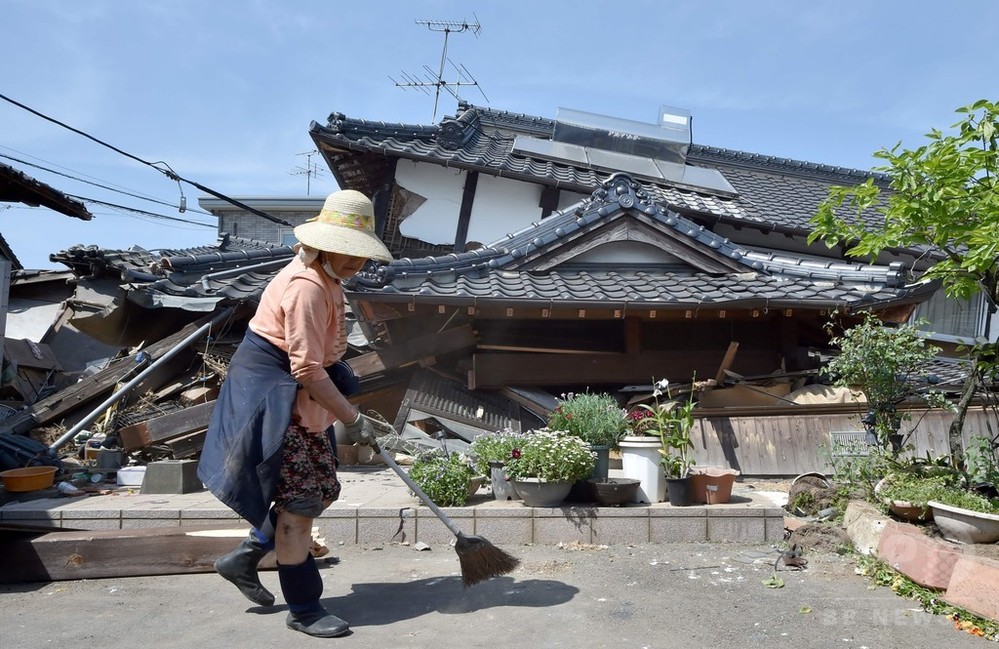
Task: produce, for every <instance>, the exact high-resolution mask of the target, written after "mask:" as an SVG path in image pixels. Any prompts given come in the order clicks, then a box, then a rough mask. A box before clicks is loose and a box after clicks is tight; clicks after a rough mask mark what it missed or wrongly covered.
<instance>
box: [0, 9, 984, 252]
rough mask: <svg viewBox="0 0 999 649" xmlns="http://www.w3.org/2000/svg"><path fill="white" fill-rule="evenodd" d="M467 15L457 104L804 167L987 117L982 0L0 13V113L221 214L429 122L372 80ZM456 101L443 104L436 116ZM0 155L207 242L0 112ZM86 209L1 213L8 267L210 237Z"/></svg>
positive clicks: (853, 158)
mask: <svg viewBox="0 0 999 649" xmlns="http://www.w3.org/2000/svg"><path fill="white" fill-rule="evenodd" d="M473 12H474V15H473ZM476 17H477V19H478V21H479V22H480V23H481V25H482V31H481V33H480V34H479V36H478V37H477V38H476V37H475V36H472V35H471V34H468V33H465V34H452V35H451V36H450V39H449V49H448V54H449V58H451V59H452V60H453V61H455V62H457V63H461V64H463V65H464V66H465V67H466V68H467V69H468V70H469V71H470V72H471V73H472V74H473V75H474V77H475V79H476V80H478V82H479V83H480V84H481V87H482V90H483V91H484V92H485V95H486V97H488V101H487V100H486V99H485V98H484V97H483V96H482V95H481V94H479V92H478V91H477V90H476V89H474V88H463V89H461V90H462V92H461V95H462V97H463V98H464V99H466V100H468V101H471V102H472V103H477V104H481V105H488V106H491V107H493V108H496V109H502V110H510V111H514V112H523V113H528V114H532V115H540V116H544V117H555V116H556V113H557V110H558V108H559V107H565V108H573V109H578V110H585V111H589V112H594V113H602V114H606V115H611V116H614V117H622V118H627V119H633V120H639V121H645V122H654V121H655V118H656V114H657V111H658V108H659V106H660V105H661V104H670V105H674V106H681V107H683V108H687V109H689V110H690V111H691V113H692V115H693V122H692V125H693V139H694V141H695V142H696V143H699V144H707V145H713V146H720V147H726V148H731V149H738V150H743V151H750V152H754V153H761V154H767V155H775V156H781V157H788V158H795V159H800V160H807V161H810V162H819V163H825V164H831V165H840V166H845V167H853V168H861V169H867V168H870V167H871V166H872V165H874V164H876V161H875V160H874V159H873V158H872V156H871V154H872V153H873V152H874V151H876V150H877V149H880V148H882V147H891V146H893V145H894V144H895V143H897V142H899V141H901V142H902V144H903V145H904V146H906V147H909V148H912V147H915V146H919V145H920V144H922V143H923V141H924V139H923V134H924V133H926V132H927V131H928V130H929V129H930V128H933V127H936V128H940V129H946V127H948V126H949V125H950V124H952V123H953V122H955V121H957V116H956V115H955V114H954V112H953V111H954V109H955V108H957V107H958V106H962V105H965V104H968V103H971V102H973V101H974V100H976V99H980V98H990V99H996V98H997V96H996V89H997V83H996V81H997V79H999V73H997V70H999V48H997V47H995V25H997V24H999V3H997V2H994V1H993V0H954V1H952V2H940V1H939V0H937V1H934V2H929V1H924V0H907V1H905V2H888V1H883V2H876V1H873V0H838V1H829V2H827V1H825V0H753V1H749V0H745V1H743V0H725V1H710V0H691V1H689V2H687V1H684V2H681V1H679V0H673V1H667V0H660V1H647V2H646V1H638V0H634V1H629V0H617V1H613V2H597V1H595V0H574V1H571V2H570V1H568V0H566V1H558V2H556V1H549V2H538V1H537V0H535V1H533V2H526V1H521V0H505V1H503V2H469V1H468V0H465V1H463V2H458V1H451V0H440V1H432V0H411V1H409V2H388V1H384V0H367V1H365V2H356V3H355V2H335V1H334V0H283V1H280V2H279V1H278V0H240V1H237V0H213V1H211V2H204V1H203V0H170V1H161V2H134V1H133V0H87V1H86V2H79V1H78V0H0V47H2V49H3V58H2V63H0V70H2V74H0V94H3V95H6V96H7V97H10V98H11V99H14V100H16V101H18V102H21V103H23V104H26V105H28V106H30V107H32V108H34V109H35V110H37V111H40V112H42V113H45V114H47V115H50V116H51V117H54V118H56V119H58V120H60V121H63V122H65V123H67V124H70V125H72V126H74V127H75V128H78V129H80V130H83V131H85V132H87V133H89V134H91V135H93V136H94V137H97V138H99V139H102V140H104V141H106V142H108V143H110V144H113V145H114V146H116V147H118V148H120V149H123V150H125V151H127V152H129V153H132V154H134V155H136V156H138V157H140V158H143V159H145V160H149V161H164V162H166V163H167V164H169V166H170V167H171V168H173V169H174V170H175V171H176V172H177V173H178V174H180V176H182V177H184V178H188V179H191V180H195V181H197V182H199V183H201V184H203V185H206V186H208V187H211V188H213V189H215V190H217V191H220V192H222V193H225V194H228V195H230V196H303V195H305V193H306V186H307V185H306V180H307V179H306V177H305V176H304V175H294V174H293V173H292V172H293V171H294V170H295V169H296V168H304V167H305V165H306V164H307V160H308V159H307V158H306V157H305V156H303V155H299V154H301V153H304V152H307V151H310V150H311V149H312V148H313V145H312V141H311V139H310V138H309V136H308V128H309V124H310V122H312V121H313V120H315V121H318V122H321V123H324V122H325V120H326V117H327V116H328V115H329V113H330V112H333V111H337V112H342V113H345V114H347V115H349V116H351V117H359V118H364V119H371V120H380V121H393V122H395V121H399V122H411V123H431V122H432V121H433V120H432V119H431V118H432V112H433V98H432V97H427V96H425V95H423V94H420V93H417V92H414V91H408V92H406V91H403V90H400V89H399V88H397V87H395V86H394V84H393V82H392V81H391V80H390V79H389V77H390V76H391V77H393V78H395V79H396V80H399V79H400V78H401V73H402V72H404V71H405V72H410V73H418V72H420V70H421V69H422V66H423V65H427V66H429V67H430V68H432V69H434V70H436V68H437V65H438V63H439V59H440V55H441V45H442V43H443V38H442V35H441V34H440V33H437V32H431V31H430V30H428V29H427V28H426V27H425V26H421V25H418V24H416V23H415V21H416V20H450V21H462V20H467V21H473V20H475V18H476ZM445 78H446V79H448V80H453V78H454V74H453V72H452V73H449V74H446V75H445ZM455 106H456V102H455V100H454V99H453V98H452V97H451V96H450V95H446V94H445V95H442V97H441V105H440V108H439V110H438V113H437V117H438V119H439V118H440V117H441V115H449V114H454V111H455ZM0 156H6V157H0V161H2V162H5V163H7V164H10V165H13V166H14V167H16V168H19V169H22V170H24V171H25V172H26V173H28V174H29V175H32V176H34V177H35V178H38V179H39V180H42V181H43V182H47V183H49V184H51V185H53V186H54V187H56V188H57V189H60V190H61V191H65V192H67V193H70V194H76V195H79V196H84V197H87V198H92V199H97V200H101V201H106V202H110V203H116V204H120V205H125V206H128V207H133V208H138V209H143V210H148V211H151V212H155V213H157V214H161V215H164V216H169V217H173V218H182V219H188V220H192V221H198V222H200V223H202V224H208V225H212V226H214V223H213V220H212V219H211V218H210V217H207V216H205V215H202V214H198V213H197V212H196V211H195V210H197V209H198V205H197V199H198V197H199V196H200V195H201V192H199V191H198V190H197V189H195V188H194V187H191V186H189V185H186V184H185V185H183V186H182V187H181V188H178V185H177V183H176V182H173V181H171V180H169V179H167V178H166V177H165V176H164V175H163V174H161V173H159V172H157V171H155V170H153V169H150V168H149V167H147V166H145V165H142V164H140V163H138V162H135V161H133V160H130V159H128V158H126V157H124V156H122V155H119V154H117V153H114V152H112V151H110V150H107V149H105V148H103V147H101V146H99V145H97V144H95V143H93V142H91V141H89V140H87V139H85V138H83V137H81V136H79V135H77V134H75V133H72V132H70V131H68V130H65V129H62V128H60V127H58V126H56V125H54V124H51V123H49V122H46V121H44V120H42V119H40V118H38V117H36V116H33V115H31V114H30V113H28V112H26V111H24V110H22V109H20V108H17V107H16V106H13V105H12V104H10V103H8V102H5V101H0ZM11 158H15V159H16V160H12V159H11ZM313 160H316V158H313ZM19 161H26V162H30V163H31V164H34V165H40V166H42V167H46V168H48V169H54V170H56V171H59V172H61V173H63V174H68V175H69V176H73V177H77V178H80V177H82V178H86V179H87V180H90V181H91V182H95V183H99V184H102V185H108V186H113V187H115V188H116V189H119V190H121V191H124V192H129V193H131V194H138V195H141V196H143V197H148V198H152V199H154V200H156V201H161V202H162V203H166V205H164V204H160V203H155V202H150V201H146V200H140V199H138V198H136V197H133V196H129V195H127V194H123V193H120V192H115V191H109V190H107V189H103V188H100V187H97V186H94V185H92V184H85V183H82V182H79V181H78V180H76V179H74V178H67V177H65V176H60V175H56V174H53V173H50V172H48V171H44V170H42V169H38V168H35V167H29V166H27V165H25V164H22V162H19ZM335 189H336V186H335V183H334V181H333V180H332V177H331V176H330V174H329V172H328V170H327V172H326V174H325V175H324V176H322V177H320V178H318V179H312V180H311V194H312V195H313V196H320V197H321V196H323V195H325V194H327V193H329V192H330V191H334V190H335ZM181 190H182V191H183V194H184V195H185V196H186V199H187V207H188V211H187V212H185V213H184V214H180V213H179V212H178V210H177V207H176V205H177V204H178V202H179V198H180V192H181ZM90 209H91V211H92V212H93V213H94V214H95V219H94V220H93V221H90V222H83V221H78V220H76V219H72V218H69V217H66V216H62V215H58V214H54V213H51V212H49V211H47V210H45V209H41V208H30V207H27V206H23V205H20V204H0V219H2V221H0V223H2V229H0V231H2V233H3V235H4V237H5V238H6V239H7V241H8V243H10V245H11V247H12V248H13V250H14V252H15V254H17V256H18V258H19V259H20V260H21V262H22V264H24V266H25V267H28V268H58V267H60V266H59V265H58V264H53V263H51V262H49V261H48V255H49V254H50V253H53V252H57V251H59V250H63V249H66V248H68V247H70V246H72V245H74V244H84V245H99V246H101V247H105V248H128V247H130V246H132V245H138V246H141V247H143V248H147V249H160V248H183V247H190V246H196V245H207V244H210V243H212V242H214V240H215V231H214V229H213V228H212V227H203V226H196V225H191V224H183V223H177V222H174V221H167V220H164V219H157V218H152V217H140V216H137V215H135V214H131V213H124V212H122V211H120V210H115V209H112V208H108V207H102V206H99V205H90Z"/></svg>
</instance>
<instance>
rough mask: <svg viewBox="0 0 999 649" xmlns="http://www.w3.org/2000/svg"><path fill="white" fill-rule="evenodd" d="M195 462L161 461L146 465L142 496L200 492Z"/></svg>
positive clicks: (196, 463)
mask: <svg viewBox="0 0 999 649" xmlns="http://www.w3.org/2000/svg"><path fill="white" fill-rule="evenodd" d="M204 488H205V487H204V485H202V484H201V480H199V479H198V461H197V460H161V461H159V462H150V463H149V464H147V465H146V476H145V478H143V479H142V488H141V489H140V490H139V493H142V494H187V493H192V492H195V491H202V490H203V489H204Z"/></svg>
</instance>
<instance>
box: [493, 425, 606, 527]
mask: <svg viewBox="0 0 999 649" xmlns="http://www.w3.org/2000/svg"><path fill="white" fill-rule="evenodd" d="M595 464H596V454H595V453H594V452H593V451H591V450H590V446H589V444H587V443H586V442H584V441H583V440H582V439H580V438H579V437H576V436H575V435H572V434H570V433H567V432H565V431H559V430H551V429H548V428H541V429H538V430H535V431H531V432H529V433H527V434H526V435H525V436H524V439H523V443H522V444H521V445H520V447H519V448H515V449H513V450H512V451H511V452H510V459H509V460H507V462H506V465H505V468H506V474H507V476H508V477H509V478H510V480H511V481H513V484H514V487H515V488H516V490H517V493H518V494H520V497H521V498H522V499H523V501H524V504H525V505H528V506H531V507H554V506H556V505H558V504H559V503H561V502H562V501H563V500H565V497H566V496H568V495H569V491H570V490H571V489H572V485H573V483H574V482H576V481H577V480H582V479H583V478H585V477H586V476H588V475H590V473H591V472H592V471H593V466H594V465H595Z"/></svg>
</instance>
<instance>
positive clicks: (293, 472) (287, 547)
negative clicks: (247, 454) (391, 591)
mask: <svg viewBox="0 0 999 649" xmlns="http://www.w3.org/2000/svg"><path fill="white" fill-rule="evenodd" d="M339 492H340V483H339V482H338V481H337V479H336V460H335V459H334V458H333V453H332V449H331V448H330V441H329V438H328V437H327V436H326V434H325V432H321V433H310V432H308V431H306V430H304V429H303V428H301V427H300V426H295V425H292V426H290V427H289V428H288V431H287V432H286V433H285V445H284V460H283V461H282V465H281V476H280V479H279V480H278V489H277V498H276V501H275V505H276V509H277V511H278V517H277V531H276V536H275V542H276V552H277V562H278V578H279V579H280V581H281V592H282V593H283V594H284V599H285V601H286V602H287V603H288V610H289V613H288V618H287V620H286V623H287V625H288V626H289V627H290V628H292V629H295V630H296V631H301V632H303V633H307V634H309V635H313V636H319V637H324V638H330V637H335V636H339V635H343V634H345V633H347V632H348V631H349V630H350V625H348V624H347V623H346V622H345V621H343V620H341V619H340V618H338V617H337V616H335V615H331V614H329V613H327V612H326V609H324V608H323V606H322V604H320V603H319V598H320V596H322V594H323V579H322V576H321V575H320V574H319V568H318V566H316V561H315V559H314V558H313V556H312V553H311V552H310V551H309V549H310V546H311V544H312V524H313V522H314V520H315V518H316V517H317V516H319V514H321V513H322V511H323V510H324V509H325V508H326V507H328V506H329V504H330V503H331V502H332V500H334V499H335V498H336V497H337V496H338V495H339Z"/></svg>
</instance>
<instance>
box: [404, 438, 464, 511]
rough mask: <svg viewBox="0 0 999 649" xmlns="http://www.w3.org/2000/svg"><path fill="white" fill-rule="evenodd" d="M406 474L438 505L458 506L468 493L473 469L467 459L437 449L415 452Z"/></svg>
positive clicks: (462, 502) (457, 454)
mask: <svg viewBox="0 0 999 649" xmlns="http://www.w3.org/2000/svg"><path fill="white" fill-rule="evenodd" d="M409 477H411V478H412V479H413V482H415V483H416V484H417V485H419V487H420V489H422V490H423V491H424V493H426V494H427V496H429V497H430V500H432V501H434V504H436V505H438V506H440V507H461V506H462V505H464V504H465V503H466V502H468V498H469V495H470V487H469V485H470V483H471V482H472V481H473V479H474V478H475V471H474V470H473V469H472V467H471V465H470V464H469V463H468V458H466V457H465V456H464V455H461V454H459V453H445V452H444V451H441V450H434V451H430V452H429V453H424V454H422V455H418V456H417V457H416V458H415V459H414V460H413V466H412V467H411V468H410V469H409Z"/></svg>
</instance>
